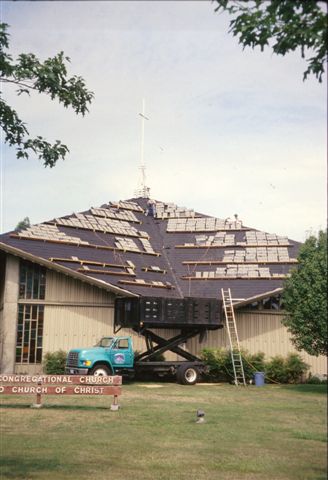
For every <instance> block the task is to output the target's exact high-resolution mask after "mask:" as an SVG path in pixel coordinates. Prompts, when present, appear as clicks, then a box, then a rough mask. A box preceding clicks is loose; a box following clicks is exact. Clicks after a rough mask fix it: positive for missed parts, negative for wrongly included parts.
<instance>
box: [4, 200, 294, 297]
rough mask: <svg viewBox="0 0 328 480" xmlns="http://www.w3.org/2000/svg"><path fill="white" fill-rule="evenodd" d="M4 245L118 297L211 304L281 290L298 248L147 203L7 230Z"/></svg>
mask: <svg viewBox="0 0 328 480" xmlns="http://www.w3.org/2000/svg"><path fill="white" fill-rule="evenodd" d="M0 242H1V243H0V250H1V249H2V250H4V251H7V252H8V251H11V252H12V253H15V254H17V255H19V256H24V254H25V256H26V257H28V258H29V259H33V260H34V261H35V262H38V261H39V262H40V263H43V264H45V263H46V264H47V265H48V266H50V265H53V267H54V268H55V269H58V270H61V271H65V273H68V274H70V273H71V274H72V276H75V277H76V276H78V278H85V279H86V281H90V283H93V284H97V285H99V287H102V288H106V289H109V290H113V291H114V292H115V293H117V294H121V295H125V294H128V293H129V292H130V293H131V294H134V295H135V294H137V295H143V296H156V297H190V296H192V297H208V298H213V297H218V296H220V290H221V288H225V289H226V288H231V291H232V294H233V297H234V298H238V299H247V298H251V297H254V296H256V295H262V294H265V293H266V292H272V291H273V290H275V289H277V288H280V287H281V286H282V283H283V280H284V278H285V277H286V275H288V272H289V270H290V268H291V267H293V265H295V263H296V257H297V251H298V247H299V243H297V242H294V241H292V240H289V239H288V238H287V237H281V236H278V235H275V234H268V233H265V232H261V231H258V230H255V229H254V228H248V227H245V226H243V224H242V222H241V221H240V220H239V219H238V218H234V219H219V218H214V217H210V216H206V215H203V214H199V213H196V212H194V211H193V210H190V209H186V208H181V207H177V206H176V205H175V204H173V203H165V202H159V201H156V200H147V199H144V198H137V199H131V200H127V201H122V202H109V203H108V204H105V205H102V206H101V207H98V208H93V207H92V208H90V210H88V211H86V212H81V213H76V214H72V215H69V216H65V217H61V218H56V219H54V220H51V221H47V222H44V223H42V224H39V225H33V226H31V227H29V228H25V229H24V230H21V231H19V232H9V233H7V234H3V235H1V236H0ZM11 249H12V250H11ZM50 262H51V263H50Z"/></svg>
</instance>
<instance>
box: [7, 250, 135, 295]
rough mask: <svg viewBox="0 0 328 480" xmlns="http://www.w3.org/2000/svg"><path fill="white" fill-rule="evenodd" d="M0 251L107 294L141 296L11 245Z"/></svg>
mask: <svg viewBox="0 0 328 480" xmlns="http://www.w3.org/2000/svg"><path fill="white" fill-rule="evenodd" d="M0 250H3V251H4V252H6V253H9V254H10V255H14V256H17V257H20V258H22V259H24V260H28V261H30V262H34V263H37V264H39V265H42V266H44V267H46V268H49V269H50V270H55V271H56V272H58V273H62V274H64V275H68V276H69V277H72V278H75V279H76V280H80V281H82V282H85V283H88V284H89V285H93V286H96V287H98V288H101V289H102V290H106V291H107V292H111V293H115V294H116V295H120V296H128V297H139V295H137V294H135V293H132V292H130V291H128V290H125V289H124V288H120V287H116V286H115V285H112V284H110V283H107V282H104V281H103V280H97V279H96V278H92V277H88V276H87V275H84V274H82V273H79V272H75V271H74V270H71V269H70V268H67V267H64V266H63V265H58V264H56V263H54V262H51V261H50V260H46V259H45V258H41V257H37V256H36V255H33V254H32V253H28V252H25V251H24V250H20V249H19V248H16V247H12V246H11V245H7V244H5V243H2V242H0Z"/></svg>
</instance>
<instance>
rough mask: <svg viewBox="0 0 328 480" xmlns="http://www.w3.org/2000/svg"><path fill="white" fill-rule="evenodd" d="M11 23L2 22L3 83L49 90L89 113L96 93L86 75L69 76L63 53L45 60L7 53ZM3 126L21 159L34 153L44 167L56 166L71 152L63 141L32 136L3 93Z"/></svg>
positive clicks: (68, 104)
mask: <svg viewBox="0 0 328 480" xmlns="http://www.w3.org/2000/svg"><path fill="white" fill-rule="evenodd" d="M7 28H8V25H7V24H6V23H0V82H1V85H2V84H4V83H6V84H11V85H14V86H15V87H18V89H17V94H18V95H22V94H27V95H30V92H31V91H37V92H39V93H45V94H47V95H49V96H50V98H51V99H52V100H54V99H56V100H57V101H58V102H59V103H62V104H63V105H64V107H66V108H67V107H71V108H72V109H73V110H74V111H75V113H76V114H82V115H83V116H84V115H85V113H86V112H88V108H87V106H88V104H89V103H91V101H92V98H93V96H94V95H93V93H92V92H90V91H88V90H87V88H86V86H85V83H84V80H83V78H81V77H77V76H73V77H71V78H69V77H68V74H67V63H68V62H69V61H70V59H69V58H68V57H65V56H64V53H63V52H60V53H58V54H57V55H55V56H54V57H52V58H48V59H46V60H45V61H43V62H42V61H41V60H39V59H38V58H37V57H36V56H35V55H34V54H33V53H21V54H20V55H18V57H17V59H16V60H15V61H14V60H13V58H12V56H11V55H10V54H9V53H7V49H8V48H9V40H8V38H9V34H8V33H7ZM0 125H1V127H2V129H3V131H4V134H5V142H6V143H8V144H9V145H10V146H14V147H16V150H17V153H16V156H17V158H29V156H30V153H34V154H36V155H37V156H38V158H39V159H40V160H43V163H44V166H46V167H50V168H51V167H53V166H54V165H55V164H56V162H57V160H58V159H59V158H62V159H64V158H65V155H66V153H67V152H68V151H69V150H68V148H67V146H66V145H64V144H62V143H61V142H60V140H56V142H55V143H54V144H52V145H51V144H50V143H49V142H47V141H46V140H45V139H44V138H42V137H41V136H37V137H36V138H29V132H28V130H27V128H26V125H25V123H24V122H23V121H22V120H21V119H20V118H19V116H18V114H17V112H16V111H15V110H14V109H13V108H12V107H10V106H9V105H8V104H7V103H6V102H5V101H4V100H3V99H2V95H1V92H0Z"/></svg>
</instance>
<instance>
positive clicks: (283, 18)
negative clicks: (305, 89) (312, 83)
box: [215, 0, 328, 82]
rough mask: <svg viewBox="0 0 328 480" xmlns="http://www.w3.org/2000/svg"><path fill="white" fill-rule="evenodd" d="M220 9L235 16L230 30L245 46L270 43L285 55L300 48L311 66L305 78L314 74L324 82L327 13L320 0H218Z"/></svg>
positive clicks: (262, 47)
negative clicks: (243, 0) (307, 55)
mask: <svg viewBox="0 0 328 480" xmlns="http://www.w3.org/2000/svg"><path fill="white" fill-rule="evenodd" d="M215 1H216V3H218V4H219V5H218V6H217V7H216V8H215V11H216V12H223V11H227V12H228V13H229V14H231V15H234V16H235V17H234V18H233V19H232V20H231V21H230V30H229V31H230V32H232V33H233V35H234V36H237V37H239V43H241V44H242V45H243V47H244V48H245V47H248V46H250V47H252V48H254V47H256V46H260V48H261V50H262V51H263V50H264V47H265V46H267V45H269V42H270V45H271V46H272V50H273V52H274V53H275V54H277V55H285V54H286V53H288V52H293V51H295V50H297V49H298V48H300V50H301V55H302V57H303V58H304V57H305V54H309V55H310V57H309V58H307V59H306V61H307V63H308V67H307V69H306V70H305V72H304V75H303V80H305V79H306V78H307V76H308V75H309V74H314V75H315V76H316V78H317V79H318V80H319V82H321V81H322V75H323V74H324V65H325V63H326V62H327V53H328V26H327V14H326V13H325V12H324V11H323V9H322V8H321V7H320V3H322V2H318V1H316V0H271V1H267V0H254V1H248V2H247V1H246V2H242V1H234V0H215Z"/></svg>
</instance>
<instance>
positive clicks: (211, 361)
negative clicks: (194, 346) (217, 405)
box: [201, 348, 233, 382]
mask: <svg viewBox="0 0 328 480" xmlns="http://www.w3.org/2000/svg"><path fill="white" fill-rule="evenodd" d="M229 357H230V353H229V352H228V351H227V350H224V349H222V348H215V349H214V348H204V349H203V350H202V353H201V358H202V360H203V361H204V362H205V364H206V365H207V366H208V368H209V372H208V375H207V377H208V378H209V379H210V380H215V381H217V382H227V381H230V380H231V378H233V374H232V376H231V372H230V369H229ZM230 364H231V361H230ZM230 366H231V369H232V365H230Z"/></svg>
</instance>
